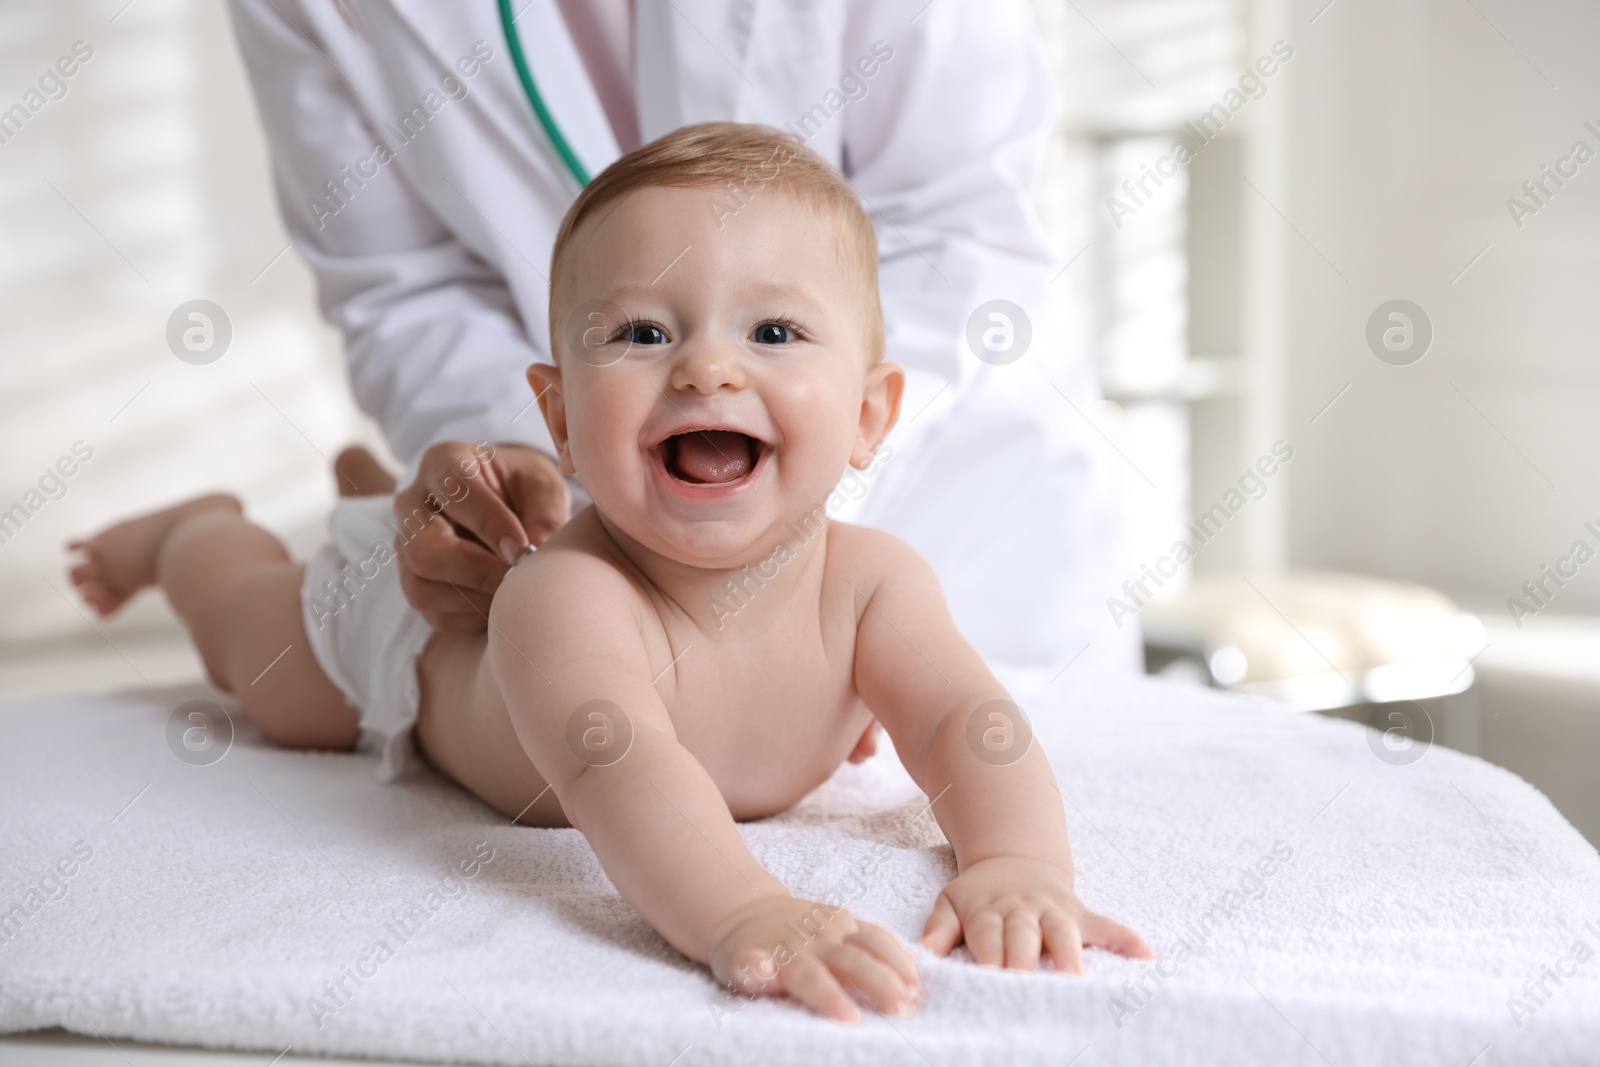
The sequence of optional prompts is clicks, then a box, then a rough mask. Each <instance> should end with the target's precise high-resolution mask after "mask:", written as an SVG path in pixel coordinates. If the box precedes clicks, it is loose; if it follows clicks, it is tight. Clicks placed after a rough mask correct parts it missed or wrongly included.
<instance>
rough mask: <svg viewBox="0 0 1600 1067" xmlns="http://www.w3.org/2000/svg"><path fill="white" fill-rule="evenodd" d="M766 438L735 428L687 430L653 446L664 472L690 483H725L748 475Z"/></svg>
mask: <svg viewBox="0 0 1600 1067" xmlns="http://www.w3.org/2000/svg"><path fill="white" fill-rule="evenodd" d="M766 447H767V445H766V444H765V442H763V441H761V440H759V439H757V438H755V437H751V436H750V435H749V434H747V433H740V432H739V431H738V430H688V431H686V432H684V433H676V434H673V435H672V436H671V437H668V438H667V439H666V440H664V441H662V442H661V443H660V444H659V445H657V446H656V450H657V451H658V452H659V453H660V455H661V462H662V465H663V466H664V467H666V469H667V473H668V474H670V475H672V476H673V477H674V478H676V479H678V480H679V481H682V482H688V483H689V484H691V485H708V484H710V485H725V484H727V483H729V482H737V481H739V480H740V479H742V478H747V477H749V476H750V474H751V473H752V472H753V471H754V470H755V469H756V464H758V463H759V462H760V461H761V455H762V452H763V451H764V450H765V449H766Z"/></svg>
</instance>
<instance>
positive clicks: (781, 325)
mask: <svg viewBox="0 0 1600 1067" xmlns="http://www.w3.org/2000/svg"><path fill="white" fill-rule="evenodd" d="M750 339H751V340H752V341H754V342H755V343H756V344H758V345H782V344H788V343H789V342H790V341H798V340H799V339H800V331H799V330H797V329H795V327H794V326H793V324H791V323H787V322H763V323H762V324H761V325H760V326H757V327H756V328H755V332H754V333H752V334H751V335H750Z"/></svg>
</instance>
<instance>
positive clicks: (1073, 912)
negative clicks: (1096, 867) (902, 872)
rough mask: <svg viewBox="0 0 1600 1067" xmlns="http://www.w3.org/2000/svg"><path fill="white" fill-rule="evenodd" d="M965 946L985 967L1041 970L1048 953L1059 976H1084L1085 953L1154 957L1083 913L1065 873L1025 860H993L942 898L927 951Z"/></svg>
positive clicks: (1115, 927) (1128, 933) (1124, 933)
mask: <svg viewBox="0 0 1600 1067" xmlns="http://www.w3.org/2000/svg"><path fill="white" fill-rule="evenodd" d="M963 940H964V941H966V943H967V950H968V951H970V952H971V953H972V958H973V959H975V960H977V961H978V963H979V964H981V965H982V966H985V967H1005V968H1006V969H1008V970H1018V971H1036V970H1038V969H1039V955H1040V952H1041V950H1042V951H1045V952H1048V953H1049V954H1050V958H1051V959H1052V960H1053V961H1054V962H1055V966H1056V970H1057V971H1060V972H1063V973H1065V974H1082V973H1083V947H1084V946H1085V945H1092V946H1094V947H1096V948H1104V949H1109V950H1111V951H1112V952H1117V953H1120V954H1122V955H1124V956H1131V957H1133V958H1134V959H1145V960H1148V959H1153V958H1154V957H1155V953H1154V952H1152V951H1151V950H1150V946H1149V945H1147V944H1145V941H1144V938H1142V937H1140V936H1139V935H1138V934H1136V933H1134V932H1133V931H1132V930H1130V929H1128V928H1127V927H1126V926H1123V925H1122V924H1121V923H1119V922H1117V921H1115V920H1114V919H1108V918H1106V917H1105V916H1104V915H1099V914H1096V913H1095V912H1092V911H1090V910H1089V909H1088V908H1086V907H1084V904H1083V901H1081V900H1079V899H1078V896H1077V894H1076V893H1074V892H1073V891H1072V879H1071V877H1070V876H1069V875H1068V874H1067V873H1066V872H1065V871H1063V870H1062V869H1061V868H1060V867H1057V866H1055V865H1054V864H1049V863H1044V862H1042V861H1040V860H1036V859H1029V858H1025V857H1022V856H993V857H990V858H989V859H986V860H979V861H978V862H977V863H974V864H972V865H970V866H969V867H967V869H966V870H964V871H962V872H961V873H960V874H958V875H957V876H956V877H955V878H953V879H951V881H950V884H948V885H946V886H945V887H944V890H943V891H942V892H940V894H939V899H938V900H936V901H934V904H933V914H932V915H930V916H928V923H927V925H926V926H925V927H923V930H922V944H923V946H924V947H926V948H928V949H930V950H931V951H933V952H935V953H937V954H938V955H940V956H948V955H949V954H950V950H951V949H953V948H955V947H956V945H957V944H959V943H960V942H962V941H963Z"/></svg>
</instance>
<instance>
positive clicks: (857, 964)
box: [826, 941, 917, 1015]
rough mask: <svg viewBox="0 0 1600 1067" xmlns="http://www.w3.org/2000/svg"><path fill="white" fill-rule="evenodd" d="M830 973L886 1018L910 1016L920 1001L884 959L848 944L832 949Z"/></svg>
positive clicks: (828, 963) (828, 957) (827, 961)
mask: <svg viewBox="0 0 1600 1067" xmlns="http://www.w3.org/2000/svg"><path fill="white" fill-rule="evenodd" d="M826 963H827V965H828V970H830V971H832V972H833V975H834V977H835V978H837V979H839V980H840V981H842V982H843V983H844V984H845V985H847V986H849V987H850V988H851V989H854V990H855V991H856V992H857V993H860V994H861V997H862V999H863V1000H865V1001H866V1002H867V1003H868V1004H871V1005H872V1006H873V1008H875V1009H876V1010H877V1011H878V1012H880V1013H881V1014H884V1015H910V1014H911V1010H912V1008H913V1007H915V1006H916V1003H917V998H916V995H915V994H914V993H912V991H911V987H910V985H909V984H908V983H907V982H906V981H905V979H903V978H901V977H900V976H899V975H898V974H896V973H895V972H894V968H892V967H890V966H889V965H888V964H887V963H885V962H884V961H883V960H880V959H879V958H878V957H877V956H875V955H873V954H872V953H871V952H869V951H868V950H867V949H865V948H863V947H862V946H860V945H858V944H854V943H852V942H849V941H846V942H844V943H843V944H840V945H836V946H835V947H833V948H831V949H829V950H828V951H827V954H826Z"/></svg>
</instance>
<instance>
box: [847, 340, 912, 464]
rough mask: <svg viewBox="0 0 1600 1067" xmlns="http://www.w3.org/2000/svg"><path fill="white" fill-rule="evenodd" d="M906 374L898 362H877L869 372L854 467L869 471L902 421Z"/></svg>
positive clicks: (853, 460) (853, 456)
mask: <svg viewBox="0 0 1600 1067" xmlns="http://www.w3.org/2000/svg"><path fill="white" fill-rule="evenodd" d="M905 388H906V372H905V369H904V368H902V367H901V366H900V364H898V363H877V364H874V365H873V366H872V367H871V368H870V369H869V370H868V371H867V381H866V385H865V387H864V389H863V390H862V393H861V420H860V423H859V424H858V425H857V427H856V443H855V447H854V448H852V449H851V450H850V465H851V466H852V467H856V468H865V467H867V466H869V465H870V464H871V463H872V456H873V453H875V452H877V451H878V447H879V446H880V445H882V444H883V439H884V438H885V437H888V436H889V431H890V430H892V429H894V424H895V423H896V422H898V421H899V419H900V396H901V394H902V393H904V392H905Z"/></svg>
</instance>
